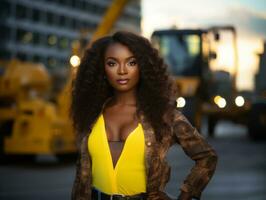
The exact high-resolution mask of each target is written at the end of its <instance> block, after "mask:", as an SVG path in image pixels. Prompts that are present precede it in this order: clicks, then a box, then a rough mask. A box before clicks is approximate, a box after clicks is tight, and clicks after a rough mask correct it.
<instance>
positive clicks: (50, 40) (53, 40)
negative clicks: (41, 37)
mask: <svg viewBox="0 0 266 200" xmlns="http://www.w3.org/2000/svg"><path fill="white" fill-rule="evenodd" d="M47 43H48V45H49V46H55V45H56V44H57V36H56V35H48V37H47Z"/></svg>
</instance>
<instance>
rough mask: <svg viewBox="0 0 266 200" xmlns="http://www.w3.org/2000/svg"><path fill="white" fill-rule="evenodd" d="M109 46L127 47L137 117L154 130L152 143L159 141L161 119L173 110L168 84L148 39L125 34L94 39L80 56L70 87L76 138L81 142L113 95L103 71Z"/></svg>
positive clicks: (162, 64)
mask: <svg viewBox="0 0 266 200" xmlns="http://www.w3.org/2000/svg"><path fill="white" fill-rule="evenodd" d="M113 43H120V44H122V45H125V46H127V47H128V49H129V50H130V51H131V52H132V53H133V55H134V56H135V58H136V60H137V63H138V66H139V69H140V81H139V83H138V89H137V97H136V99H137V114H141V113H142V114H143V115H144V117H145V119H146V120H147V121H148V122H149V123H150V125H151V126H152V127H153V129H154V131H155V137H156V140H157V141H161V139H162V137H163V134H165V132H166V129H167V123H166V122H165V119H164V118H163V116H164V114H165V113H166V112H167V111H169V109H174V108H173V107H174V103H173V102H172V101H171V96H172V91H173V90H172V84H171V83H172V81H170V78H169V76H168V73H167V67H166V65H165V63H164V61H163V59H162V58H161V57H160V56H159V54H158V50H156V49H155V48H153V47H152V45H151V43H150V42H149V40H148V39H146V38H144V37H142V36H139V35H136V34H134V33H131V32H125V31H119V32H116V33H114V34H113V35H112V36H106V37H103V38H100V39H98V40H96V41H95V42H93V44H92V45H91V47H90V48H89V49H87V50H86V51H85V53H84V56H83V58H82V60H81V63H80V65H79V68H78V71H77V74H76V79H75V80H74V82H73V88H72V104H71V117H72V119H73V123H74V127H75V129H76V131H77V133H78V136H79V138H80V139H81V138H82V137H83V136H85V135H86V134H87V133H88V132H89V131H90V130H91V128H92V126H93V124H94V122H95V121H96V119H97V118H98V116H99V114H100V113H101V112H102V109H103V105H104V103H105V102H106V100H107V99H108V98H109V97H112V95H113V89H112V87H111V86H110V85H109V83H108V81H107V80H106V78H105V70H104V56H105V51H106V49H107V47H108V46H109V45H111V44H113Z"/></svg>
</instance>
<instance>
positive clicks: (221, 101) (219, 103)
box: [214, 95, 226, 108]
mask: <svg viewBox="0 0 266 200" xmlns="http://www.w3.org/2000/svg"><path fill="white" fill-rule="evenodd" d="M214 103H215V104H216V105H217V106H218V107H219V108H224V107H225V106H226V100H225V98H223V97H221V96H220V95H217V96H215V97H214Z"/></svg>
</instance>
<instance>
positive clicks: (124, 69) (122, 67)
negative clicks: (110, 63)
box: [118, 64, 127, 75]
mask: <svg viewBox="0 0 266 200" xmlns="http://www.w3.org/2000/svg"><path fill="white" fill-rule="evenodd" d="M118 74H119V75H123V74H127V67H126V64H121V65H119V67H118Z"/></svg>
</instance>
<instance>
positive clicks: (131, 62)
mask: <svg viewBox="0 0 266 200" xmlns="http://www.w3.org/2000/svg"><path fill="white" fill-rule="evenodd" d="M136 64H137V62H136V61H135V60H133V61H130V62H129V65H130V66H135V65H136Z"/></svg>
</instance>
